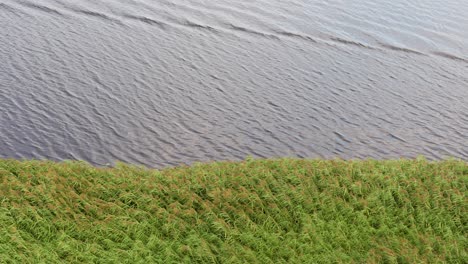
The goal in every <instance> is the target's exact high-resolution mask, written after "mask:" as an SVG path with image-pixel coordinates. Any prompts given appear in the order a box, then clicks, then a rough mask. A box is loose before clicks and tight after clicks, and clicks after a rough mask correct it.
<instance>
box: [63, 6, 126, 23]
mask: <svg viewBox="0 0 468 264" xmlns="http://www.w3.org/2000/svg"><path fill="white" fill-rule="evenodd" d="M69 9H70V10H71V11H73V12H75V13H78V14H83V15H86V16H89V17H95V18H98V19H101V20H105V21H112V22H115V23H118V24H122V22H121V21H120V20H118V19H115V18H112V17H109V16H108V15H106V14H103V13H99V12H95V11H90V10H85V9H78V8H69Z"/></svg>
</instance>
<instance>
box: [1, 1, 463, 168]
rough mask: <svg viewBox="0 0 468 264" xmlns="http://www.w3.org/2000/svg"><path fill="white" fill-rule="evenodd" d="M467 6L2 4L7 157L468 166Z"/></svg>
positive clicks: (3, 115) (159, 163)
mask: <svg viewBox="0 0 468 264" xmlns="http://www.w3.org/2000/svg"><path fill="white" fill-rule="evenodd" d="M467 14H468V1H466V0H432V1H430V0H426V1H422V0H420V1H407V0H393V1H388V0H378V1H376V0H353V1H351V0H342V1H339V0H329V1H319V0H302V1H301V0H287V1H283V0H248V1H247V0H229V1H228V0H222V1H219V0H217V1H209V0H205V1H203V0H154V1H150V0H87V1H86V0H80V1H78V0H73V1H72V0H68V1H67V0H55V1H54V0H40V1H39V0H0V157H10V158H38V159H43V158H47V159H55V160H62V159H80V160H86V161H89V162H92V163H94V164H101V165H102V164H106V163H113V162H114V161H115V160H121V161H125V162H131V163H137V164H145V165H149V166H152V167H159V166H165V165H175V164H180V163H191V162H194V161H208V160H224V159H240V158H244V157H245V156H247V155H252V156H255V157H277V156H296V157H312V158H314V157H324V158H333V157H341V158H365V157H373V158H399V157H415V156H417V155H420V154H422V155H426V156H428V157H430V158H433V159H440V158H444V157H447V156H452V157H458V158H463V159H468V15H467Z"/></svg>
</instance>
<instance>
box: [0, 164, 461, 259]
mask: <svg viewBox="0 0 468 264" xmlns="http://www.w3.org/2000/svg"><path fill="white" fill-rule="evenodd" d="M0 182H1V184H0V262H2V263H40V262H42V263H58V262H66V263H90V262H96V263H181V262H185V263H246V262H248V263H353V262H354V263H366V262H367V263H421V262H440V263H443V262H448V263H468V255H467V251H466V249H467V248H468V240H467V223H468V215H467V198H466V193H467V182H468V164H467V163H466V162H463V161H455V160H447V161H441V162H429V161H426V160H424V159H417V160H394V161H374V160H366V161H341V160H333V161H325V160H296V159H278V160H252V159H249V160H246V161H243V162H217V163H211V164H195V165H193V166H190V167H177V168H168V169H164V170H151V169H147V168H142V167H135V166H129V165H125V164H118V165H117V166H116V167H115V168H95V167H92V166H90V165H87V164H85V163H82V162H62V163H54V162H47V161H15V160H0Z"/></svg>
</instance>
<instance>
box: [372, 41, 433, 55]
mask: <svg viewBox="0 0 468 264" xmlns="http://www.w3.org/2000/svg"><path fill="white" fill-rule="evenodd" d="M379 44H380V46H382V47H384V48H386V49H390V50H395V51H401V52H405V53H412V54H417V55H426V54H424V53H422V52H420V51H417V50H412V49H408V48H403V47H398V46H394V45H390V44H385V43H379Z"/></svg>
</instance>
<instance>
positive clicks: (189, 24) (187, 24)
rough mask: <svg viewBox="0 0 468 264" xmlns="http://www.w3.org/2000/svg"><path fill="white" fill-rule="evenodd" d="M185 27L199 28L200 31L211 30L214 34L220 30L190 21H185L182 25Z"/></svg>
mask: <svg viewBox="0 0 468 264" xmlns="http://www.w3.org/2000/svg"><path fill="white" fill-rule="evenodd" d="M182 24H183V25H184V26H187V27H191V28H198V29H204V30H209V31H213V32H217V31H218V30H217V29H216V28H214V27H212V26H207V25H202V24H198V23H195V22H192V21H190V20H185V22H183V23H182Z"/></svg>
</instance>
